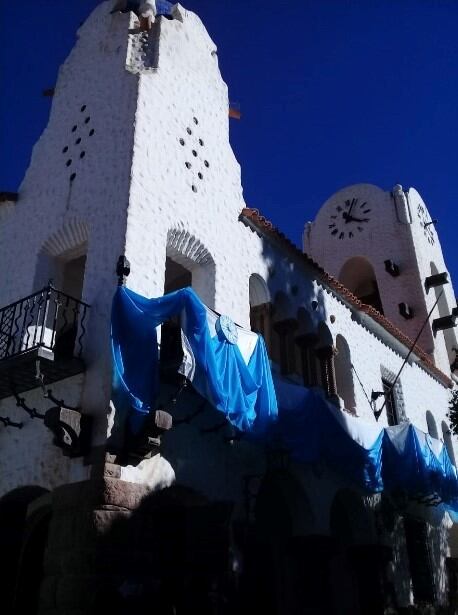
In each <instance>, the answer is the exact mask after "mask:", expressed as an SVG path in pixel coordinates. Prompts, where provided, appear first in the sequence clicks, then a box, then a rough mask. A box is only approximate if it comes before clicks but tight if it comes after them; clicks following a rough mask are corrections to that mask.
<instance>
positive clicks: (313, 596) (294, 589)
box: [236, 470, 332, 615]
mask: <svg viewBox="0 0 458 615" xmlns="http://www.w3.org/2000/svg"><path fill="white" fill-rule="evenodd" d="M315 527H316V525H315V516H314V514H313V510H312V508H311V505H310V502H309V499H308V497H307V494H306V493H305V491H304V489H303V487H302V485H301V484H300V483H299V482H298V481H297V480H296V479H295V478H294V476H292V475H291V474H290V473H289V472H288V471H286V470H272V471H270V472H268V474H267V475H266V476H265V477H264V479H263V481H262V483H261V486H260V489H259V492H258V495H257V498H256V506H255V533H254V535H253V537H252V540H251V541H250V542H249V543H248V544H247V545H246V549H245V552H244V575H243V590H244V591H243V611H242V612H243V613H266V614H269V615H286V614H290V613H303V612H306V611H305V610H304V605H307V608H308V609H310V613H315V612H316V613H318V612H320V613H321V612H326V613H327V612H328V610H327V607H328V604H327V602H328V599H329V595H330V592H329V575H328V570H327V565H328V560H329V554H330V553H331V550H332V549H331V545H330V539H329V537H328V536H322V535H317V534H316V533H314V531H315ZM321 609H322V610H321ZM236 612H239V611H236ZM307 612H308V611H307Z"/></svg>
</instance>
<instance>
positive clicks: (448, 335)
mask: <svg viewBox="0 0 458 615" xmlns="http://www.w3.org/2000/svg"><path fill="white" fill-rule="evenodd" d="M438 273H439V270H438V268H437V267H436V265H435V264H434V263H431V275H437V274H438ZM434 293H435V296H436V300H437V301H438V303H437V311H438V312H439V318H443V317H444V316H450V314H451V311H450V306H449V305H448V301H447V297H446V296H445V292H443V286H434ZM438 335H442V336H443V338H444V343H445V348H446V350H447V355H448V359H449V363H450V365H451V364H452V363H453V362H454V361H455V357H456V355H455V350H454V348H457V347H458V342H457V339H456V333H455V329H453V328H450V329H444V330H443V331H439V332H438Z"/></svg>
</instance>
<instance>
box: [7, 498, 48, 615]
mask: <svg viewBox="0 0 458 615" xmlns="http://www.w3.org/2000/svg"><path fill="white" fill-rule="evenodd" d="M47 493H48V491H47V490H46V489H44V488H42V487H38V486H27V487H19V488H17V489H14V490H13V491H10V492H9V493H7V494H5V495H4V496H3V497H2V498H0V552H1V553H2V558H3V560H4V561H5V562H7V563H8V565H7V566H5V567H4V568H3V572H2V575H1V577H0V592H1V596H2V604H3V606H4V608H5V612H8V613H9V612H11V611H12V608H13V600H14V593H15V587H16V581H17V578H18V571H19V567H20V560H21V550H22V547H23V542H24V536H25V533H26V527H27V511H28V509H29V506H30V504H32V502H36V501H37V500H38V499H39V498H41V497H42V496H43V495H46V494H47Z"/></svg>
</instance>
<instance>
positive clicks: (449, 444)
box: [442, 421, 456, 466]
mask: <svg viewBox="0 0 458 615" xmlns="http://www.w3.org/2000/svg"><path fill="white" fill-rule="evenodd" d="M442 437H443V439H444V444H445V448H446V449H447V453H448V456H449V457H450V461H451V462H452V463H453V465H454V466H456V459H455V452H454V450H453V441H452V432H451V431H450V427H449V426H448V425H447V423H446V422H445V421H442Z"/></svg>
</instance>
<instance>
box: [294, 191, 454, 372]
mask: <svg viewBox="0 0 458 615" xmlns="http://www.w3.org/2000/svg"><path fill="white" fill-rule="evenodd" d="M303 248H304V252H306V253H307V254H309V255H310V256H311V257H312V258H314V259H316V260H317V262H319V263H320V264H322V265H323V267H324V268H325V269H326V270H327V271H328V272H329V273H331V274H332V275H334V276H335V277H336V278H337V279H339V281H341V282H342V283H343V284H344V285H345V286H346V287H347V288H348V289H349V290H351V291H352V292H353V294H355V295H356V296H357V297H358V299H360V301H361V302H362V303H364V304H367V305H371V306H372V307H374V308H375V309H376V310H378V311H379V312H381V313H382V314H384V315H385V316H386V317H387V318H388V319H389V320H390V321H391V322H392V323H394V324H395V325H396V326H397V327H398V328H399V329H400V330H401V331H403V332H404V333H406V334H407V335H408V336H409V337H410V338H411V339H412V340H414V339H415V338H416V337H417V335H418V333H419V331H420V329H421V328H422V326H423V324H424V322H425V320H426V319H427V316H428V313H429V312H430V310H431V309H432V308H433V306H434V304H435V303H436V301H437V305H436V306H435V308H434V310H433V312H432V314H431V317H430V319H429V322H428V324H427V325H426V326H425V328H424V330H423V332H422V334H421V336H420V339H419V342H418V343H419V345H420V346H421V347H422V348H423V350H425V351H426V352H427V353H428V354H429V355H431V357H432V358H433V359H434V361H435V363H436V365H437V366H438V367H439V368H440V369H441V370H442V371H444V372H445V373H446V374H450V373H451V365H453V362H454V360H455V350H454V348H455V347H456V346H457V341H456V330H455V328H454V326H455V323H456V321H457V320H458V314H457V310H456V299H455V294H454V291H453V287H452V282H451V279H450V275H449V273H448V271H447V268H446V265H445V262H444V257H443V254H442V249H441V246H440V241H439V237H438V235H437V232H436V228H435V221H434V220H432V219H431V216H430V214H429V212H428V209H427V206H426V204H425V203H424V201H423V199H422V198H421V196H420V195H419V193H418V192H417V191H416V190H415V189H414V188H410V189H409V190H404V189H403V188H402V186H400V185H396V186H394V188H393V190H392V191H389V192H384V191H383V190H381V189H380V188H378V187H376V186H373V185H370V184H357V185H353V186H349V187H347V188H344V189H342V190H340V191H339V192H337V193H336V194H334V195H333V196H331V197H330V198H329V199H328V200H327V201H326V202H325V203H324V205H323V206H322V207H321V209H320V211H319V212H318V215H317V217H316V219H315V221H314V222H309V223H307V224H306V225H305V229H304V236H303Z"/></svg>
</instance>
